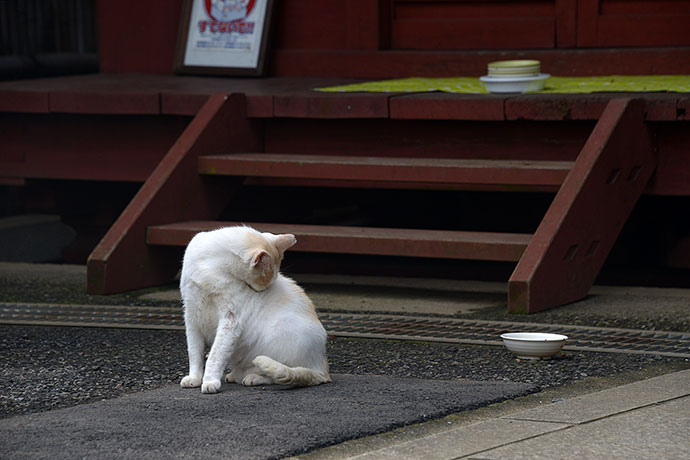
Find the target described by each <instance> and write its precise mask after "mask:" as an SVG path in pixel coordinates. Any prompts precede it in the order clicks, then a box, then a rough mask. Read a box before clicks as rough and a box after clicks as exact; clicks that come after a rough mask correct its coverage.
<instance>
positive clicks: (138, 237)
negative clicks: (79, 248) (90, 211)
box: [87, 94, 260, 294]
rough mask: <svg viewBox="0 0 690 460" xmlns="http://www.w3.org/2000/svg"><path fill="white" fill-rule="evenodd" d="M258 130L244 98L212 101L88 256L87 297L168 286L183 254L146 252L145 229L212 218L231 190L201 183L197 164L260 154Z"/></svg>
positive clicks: (218, 97) (213, 98)
mask: <svg viewBox="0 0 690 460" xmlns="http://www.w3.org/2000/svg"><path fill="white" fill-rule="evenodd" d="M257 128H258V127H257V126H256V124H255V123H252V122H250V121H249V120H247V118H246V108H245V99H244V96H242V95H230V96H228V95H225V94H216V95H213V96H211V97H210V98H209V100H208V102H206V104H205V105H204V106H203V107H202V108H201V110H200V111H199V113H198V114H197V116H196V117H194V119H193V120H192V121H191V123H190V124H189V126H188V127H187V129H186V130H185V131H184V132H183V133H182V135H181V136H180V138H179V139H178V140H177V142H176V143H175V145H174V146H173V147H172V148H171V149H170V150H169V151H168V153H167V154H166V155H165V157H164V158H163V160H162V161H161V162H160V163H159V164H158V166H157V167H156V169H155V170H154V171H153V173H152V174H151V176H150V177H149V178H148V179H147V181H146V182H145V183H144V185H143V186H142V187H141V189H139V192H138V193H137V194H136V196H135V197H134V198H133V200H132V201H131V202H130V204H129V205H128V206H127V208H126V209H125V210H124V211H123V213H122V214H121V215H120V217H119V218H118V220H117V221H116V222H115V224H113V226H112V227H111V228H110V230H109V231H108V233H107V234H106V235H105V236H104V237H103V239H102V240H101V241H100V243H99V244H98V246H96V248H95V249H94V250H93V252H92V253H91V255H90V256H89V259H88V264H87V278H88V279H87V288H88V291H89V292H90V293H94V294H96V293H97V294H106V293H112V292H120V291H123V290H130V289H136V288H140V287H144V286H152V285H156V284H162V283H165V282H170V281H171V280H172V278H173V276H174V275H175V273H176V271H177V270H178V268H179V263H180V260H181V254H179V252H178V251H169V250H165V249H164V248H151V247H148V246H147V245H146V228H147V227H148V226H150V225H156V224H165V223H170V222H175V221H179V220H188V219H199V218H209V217H212V218H215V217H216V216H217V213H219V212H220V210H221V209H222V208H223V206H225V204H226V203H227V201H228V200H229V199H230V196H231V195H232V188H233V184H232V182H230V183H228V182H226V183H221V182H219V181H208V180H204V179H203V178H202V177H201V176H199V174H198V173H197V168H196V162H197V158H198V157H199V156H200V155H203V154H213V153H218V152H221V151H227V150H228V148H230V149H232V148H237V149H241V150H255V149H258V148H259V146H260V139H259V135H258V134H259V131H258V129H257Z"/></svg>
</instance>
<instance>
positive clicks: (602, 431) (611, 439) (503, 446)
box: [298, 370, 690, 460]
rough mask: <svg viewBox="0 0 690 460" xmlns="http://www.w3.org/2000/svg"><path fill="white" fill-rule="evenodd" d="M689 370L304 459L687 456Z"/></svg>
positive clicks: (689, 439) (689, 442)
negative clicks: (376, 444) (370, 445)
mask: <svg viewBox="0 0 690 460" xmlns="http://www.w3.org/2000/svg"><path fill="white" fill-rule="evenodd" d="M688 429H690V370H684V371H680V372H676V373H671V374H666V375H662V376H658V377H653V378H651V379H647V380H643V381H639V382H635V383H630V384H626V385H622V386H618V387H614V388H610V389H607V390H603V391H598V392H594V393H590V394H584V395H581V396H577V397H574V398H571V399H560V398H559V399H557V400H556V401H555V402H552V403H548V404H544V405H542V406H540V407H536V408H532V409H527V410H523V411H519V412H516V413H512V414H508V415H503V416H501V415H500V414H498V415H497V416H496V417H493V418H489V419H487V420H483V421H479V422H476V423H470V424H466V425H461V426H458V427H453V428H449V429H439V430H438V432H435V433H430V434H429V433H427V434H425V435H423V436H419V437H413V438H412V439H404V440H399V439H398V440H393V441H391V442H390V443H389V445H386V446H383V447H380V446H377V447H375V448H373V449H370V450H366V451H364V452H362V450H361V449H358V448H357V446H356V445H354V444H353V445H352V446H351V447H350V453H353V452H354V454H353V455H349V454H348V452H347V450H346V449H341V450H340V452H337V451H336V450H335V449H331V450H330V451H329V450H327V449H326V450H322V451H319V452H315V453H312V454H310V455H306V456H302V457H298V458H300V459H304V460H307V459H308V460H317V459H330V460H333V459H336V458H337V459H357V460H370V459H371V460H374V459H376V460H384V459H396V460H407V459H409V460H412V459H425V460H426V459H438V460H441V459H443V460H450V459H476V460H499V459H500V460H506V459H521V460H522V459H531V458H534V459H542V458H556V459H578V460H581V459H599V458H601V459H626V460H629V459H679V460H680V459H687V458H690V437H688Z"/></svg>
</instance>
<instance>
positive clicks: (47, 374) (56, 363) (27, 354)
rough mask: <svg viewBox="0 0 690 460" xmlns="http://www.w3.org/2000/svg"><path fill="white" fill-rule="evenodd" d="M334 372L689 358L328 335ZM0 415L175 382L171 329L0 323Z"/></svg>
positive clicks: (543, 368)
mask: <svg viewBox="0 0 690 460" xmlns="http://www.w3.org/2000/svg"><path fill="white" fill-rule="evenodd" d="M328 354H329V361H330V363H331V372H332V373H334V374H359V375H367V374H371V375H390V376H398V377H414V378H421V379H468V380H480V381H503V382H517V383H529V384H533V385H536V386H538V387H539V388H540V389H545V388H548V387H554V386H558V385H564V384H568V383H571V382H575V381H578V380H583V379H586V378H590V377H605V376H611V375H614V374H617V373H621V372H626V371H633V370H639V369H644V368H646V367H650V366H657V365H672V366H674V367H676V368H690V360H687V359H682V358H668V357H660V356H654V355H627V354H613V353H591V352H571V351H567V352H562V353H561V354H559V355H557V356H556V357H554V358H553V359H551V360H544V361H538V362H530V361H520V360H516V359H515V358H514V357H513V356H512V355H511V354H510V353H509V352H508V351H507V350H505V349H504V348H503V347H497V346H478V345H456V344H443V343H430V342H407V341H385V340H368V339H345V338H332V339H331V340H329V343H328ZM0 356H1V357H2V359H1V360H0V374H1V375H3V377H4V378H3V380H4V381H3V385H2V389H1V390H0V418H6V417H10V416H13V415H18V414H28V413H35V412H43V411H47V410H51V409H55V408H62V407H68V406H74V405H77V404H82V403H86V402H91V401H97V400H101V399H110V398H116V397H118V396H121V395H123V394H127V393H133V392H140V391H144V390H148V389H153V388H159V387H162V386H165V385H169V384H174V383H177V382H179V380H180V378H181V377H182V376H183V375H184V374H185V373H186V369H187V353H186V344H185V336H184V333H183V332H181V331H161V330H138V329H100V328H76V327H74V328H72V327H64V328H58V327H41V326H0Z"/></svg>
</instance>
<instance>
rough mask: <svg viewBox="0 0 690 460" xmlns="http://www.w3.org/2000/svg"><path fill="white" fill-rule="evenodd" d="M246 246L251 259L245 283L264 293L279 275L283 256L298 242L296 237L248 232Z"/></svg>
mask: <svg viewBox="0 0 690 460" xmlns="http://www.w3.org/2000/svg"><path fill="white" fill-rule="evenodd" d="M245 238H246V244H247V249H248V251H247V252H246V253H245V254H247V255H248V256H249V257H248V258H247V259H245V262H248V264H249V271H248V276H247V279H245V280H244V281H245V282H246V283H247V284H248V285H249V286H251V288H252V289H254V290H256V291H263V290H264V289H266V288H267V287H268V286H269V285H270V284H271V282H272V281H273V280H274V279H275V277H276V276H277V275H278V271H279V270H280V263H281V262H282V261H283V254H284V253H285V251H286V250H287V249H289V248H291V247H292V246H293V245H294V244H295V243H296V242H297V240H296V239H295V236H294V235H291V234H284V235H274V234H272V233H259V232H253V231H252V232H247V233H246V236H245Z"/></svg>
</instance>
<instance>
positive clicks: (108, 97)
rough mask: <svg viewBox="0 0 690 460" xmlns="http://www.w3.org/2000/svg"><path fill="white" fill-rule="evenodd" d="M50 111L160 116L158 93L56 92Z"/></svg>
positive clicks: (53, 95)
mask: <svg viewBox="0 0 690 460" xmlns="http://www.w3.org/2000/svg"><path fill="white" fill-rule="evenodd" d="M50 111H51V112H61V113H88V114H111V115H158V114H159V113H160V99H159V96H158V94H157V93H124V92H111V91H107V92H91V91H85V92H80V91H69V92H62V91H55V92H52V93H51V94H50Z"/></svg>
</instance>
